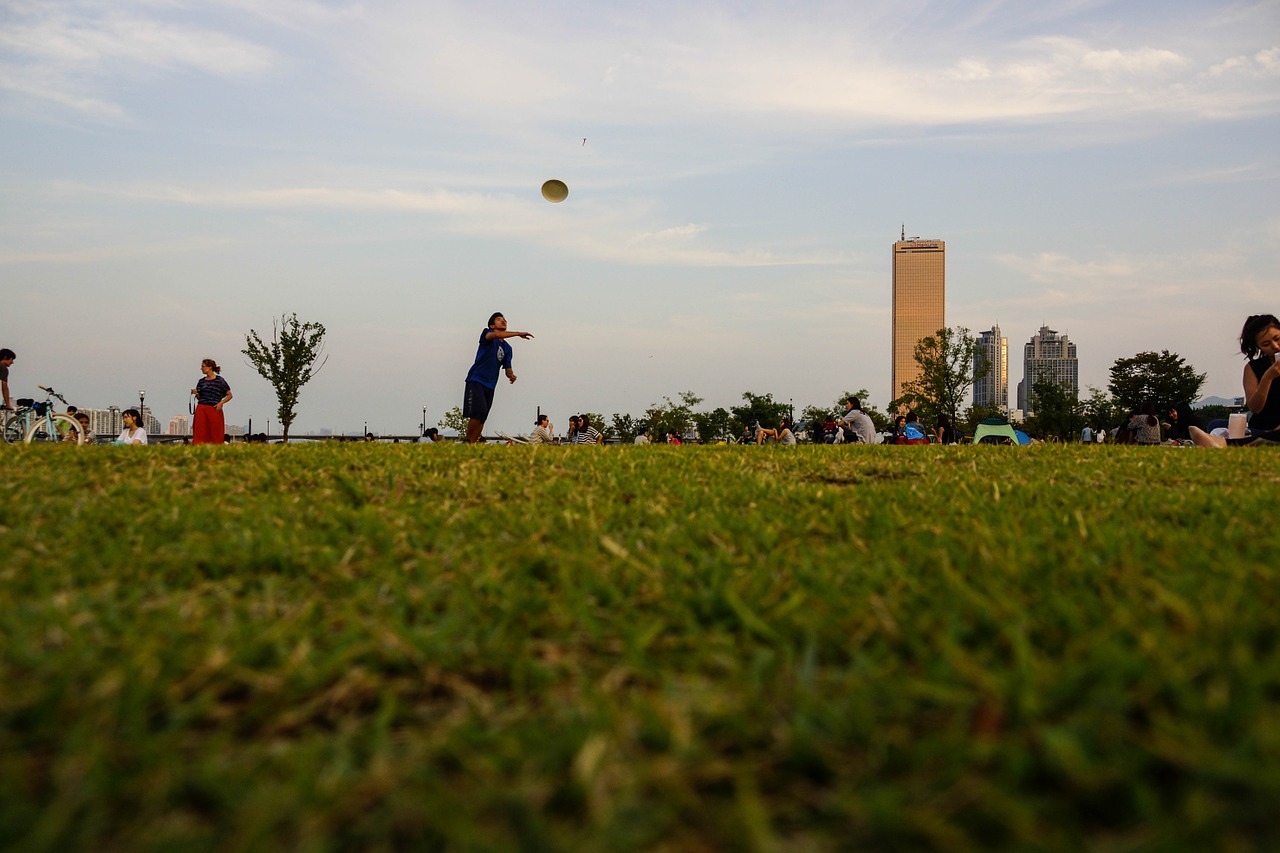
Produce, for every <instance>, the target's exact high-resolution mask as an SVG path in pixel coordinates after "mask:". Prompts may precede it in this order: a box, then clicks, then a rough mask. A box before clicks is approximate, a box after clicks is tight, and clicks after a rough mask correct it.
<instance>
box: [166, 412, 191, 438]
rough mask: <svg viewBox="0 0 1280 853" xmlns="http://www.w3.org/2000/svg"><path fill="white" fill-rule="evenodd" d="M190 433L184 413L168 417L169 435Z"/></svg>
mask: <svg viewBox="0 0 1280 853" xmlns="http://www.w3.org/2000/svg"><path fill="white" fill-rule="evenodd" d="M190 433H191V430H190V428H189V425H188V421H187V416H186V415H174V416H173V417H171V418H169V435H189V434H190Z"/></svg>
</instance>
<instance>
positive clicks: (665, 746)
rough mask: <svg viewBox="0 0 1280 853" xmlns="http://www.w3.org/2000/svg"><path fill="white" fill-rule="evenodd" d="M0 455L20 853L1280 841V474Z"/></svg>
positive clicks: (984, 451) (1234, 464)
mask: <svg viewBox="0 0 1280 853" xmlns="http://www.w3.org/2000/svg"><path fill="white" fill-rule="evenodd" d="M0 450H3V452H2V453H0V464H3V467H4V473H3V477H2V478H0V495H2V500H3V507H4V509H3V512H2V513H0V548H2V551H0V560H2V562H0V847H3V848H5V849H12V850H22V851H66V850H120V851H149V850H182V851H202V850H277V849H293V850H317V851H323V850H364V849H368V850H391V849H424V850H477V851H479V850H495V851H496V850H575V851H577V850H582V851H628V850H671V851H704V850H705V851H717V850H760V851H769V850H786V851H792V850H796V851H826V850H848V849H866V850H912V849H938V850H993V849H1021V850H1080V849H1092V850H1101V851H1121V850H1139V849H1155V850H1187V851H1200V850H1269V849H1271V850H1273V849H1276V845H1277V844H1278V843H1280V830H1278V829H1277V814H1280V806H1278V804H1280V649H1278V644H1277V629H1278V628H1280V561H1278V560H1277V559H1276V555H1277V536H1276V534H1275V532H1274V531H1275V528H1276V525H1275V513H1276V508H1277V496H1280V466H1278V465H1277V462H1280V455H1277V454H1273V453H1271V452H1270V451H1268V450H1251V449H1241V450H1236V451H1222V452H1213V451H1197V450H1189V449H1165V448H1082V447H1065V448H1064V447H1036V448H1030V449H1019V448H988V447H976V448H960V447H949V448H940V447H923V448H915V447H913V448H895V447H883V448H880V447H877V448H844V447H799V448H754V447H753V448H740V447H683V448H668V447H649V448H636V447H620V448H507V447H496V446H489V447H479V448H468V447H458V446H444V447H420V446H405V445H401V446H396V445H381V446H368V445H350V444H348V445H322V446H289V447H280V446H248V447H227V448H123V447H95V448H60V447H43V448H41V447H32V448H28V447H10V448H0Z"/></svg>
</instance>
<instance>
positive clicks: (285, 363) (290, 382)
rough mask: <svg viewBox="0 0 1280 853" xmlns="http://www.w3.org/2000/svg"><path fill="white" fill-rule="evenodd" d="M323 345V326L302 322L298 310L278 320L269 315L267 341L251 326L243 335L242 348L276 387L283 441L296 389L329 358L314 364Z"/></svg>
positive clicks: (286, 438)
mask: <svg viewBox="0 0 1280 853" xmlns="http://www.w3.org/2000/svg"><path fill="white" fill-rule="evenodd" d="M323 349H324V326H322V325H321V324H319V323H303V322H302V321H300V320H299V319H298V315H297V314H287V315H282V316H281V317H280V320H279V322H277V321H276V320H275V319H274V318H272V320H271V342H270V343H267V342H264V341H263V340H262V338H261V337H259V336H258V333H257V332H255V331H254V330H253V329H250V330H249V334H248V335H247V336H245V348H244V349H243V350H241V352H243V353H244V354H245V355H246V356H247V357H248V358H249V363H250V364H252V365H253V367H254V368H256V369H257V371H258V373H259V374H261V375H262V378H263V379H265V380H267V381H268V382H270V383H271V387H272V388H274V389H275V391H276V402H277V403H279V407H278V408H277V409H276V416H277V417H278V418H279V419H280V425H281V426H282V427H284V437H283V438H284V442H285V443H286V444H287V443H288V441H289V427H290V426H291V425H292V424H293V420H294V418H295V417H296V415H297V408H298V393H299V392H300V391H301V390H302V386H303V385H306V384H307V383H308V382H310V381H311V377H313V376H315V375H316V374H317V373H319V372H320V368H322V367H324V366H325V364H326V363H327V362H328V361H329V357H328V356H325V357H324V360H323V361H321V362H320V364H318V365H317V364H316V359H318V358H320V355H321V353H322V351H323Z"/></svg>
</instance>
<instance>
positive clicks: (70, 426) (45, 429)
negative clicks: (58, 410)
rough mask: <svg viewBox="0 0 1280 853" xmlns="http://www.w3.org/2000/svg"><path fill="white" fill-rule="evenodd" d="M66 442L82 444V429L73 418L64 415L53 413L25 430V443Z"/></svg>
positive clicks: (83, 440)
mask: <svg viewBox="0 0 1280 853" xmlns="http://www.w3.org/2000/svg"><path fill="white" fill-rule="evenodd" d="M54 442H66V443H69V444H84V443H85V435H84V430H82V429H81V428H80V424H79V422H77V421H76V419H75V418H70V417H67V416H66V415H53V416H52V417H45V418H41V419H40V420H38V421H36V423H35V426H33V427H31V429H30V430H28V431H27V444H50V443H54Z"/></svg>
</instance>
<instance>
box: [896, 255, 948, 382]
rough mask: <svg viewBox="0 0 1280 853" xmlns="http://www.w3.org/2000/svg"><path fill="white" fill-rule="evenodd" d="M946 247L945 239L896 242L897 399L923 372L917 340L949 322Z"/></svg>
mask: <svg viewBox="0 0 1280 853" xmlns="http://www.w3.org/2000/svg"><path fill="white" fill-rule="evenodd" d="M946 251H947V246H946V243H944V242H943V241H942V240H920V239H916V238H913V239H911V240H907V239H905V232H904V239H903V240H900V241H899V242H897V243H894V244H893V361H892V364H893V399H895V400H896V399H898V398H899V397H901V396H902V386H903V385H905V384H906V383H908V382H911V381H912V380H914V379H916V378H917V377H918V376H919V375H920V366H919V365H918V364H916V344H917V343H919V342H920V339H921V338H925V337H928V336H929V335H932V334H933V333H935V332H937V331H938V330H939V329H941V328H943V327H944V326H946V325H947V316H946V296H947V277H946V267H947V265H946Z"/></svg>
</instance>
